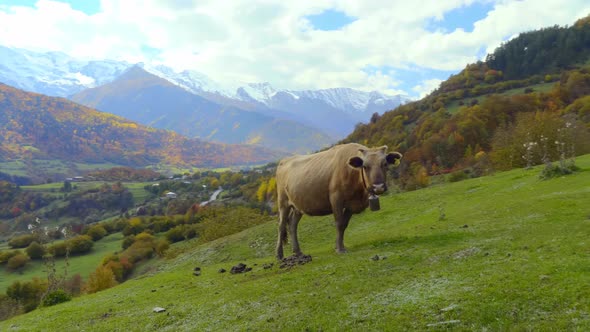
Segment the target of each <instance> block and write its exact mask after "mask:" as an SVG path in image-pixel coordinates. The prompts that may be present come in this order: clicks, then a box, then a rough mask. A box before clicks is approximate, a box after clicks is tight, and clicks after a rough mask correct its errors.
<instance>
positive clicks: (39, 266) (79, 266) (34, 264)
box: [0, 233, 123, 330]
mask: <svg viewBox="0 0 590 332" xmlns="http://www.w3.org/2000/svg"><path fill="white" fill-rule="evenodd" d="M122 239H123V234H121V233H116V234H111V235H109V236H106V237H104V238H103V239H101V240H99V241H97V242H95V243H94V247H93V248H92V251H91V252H90V253H89V254H87V255H80V256H72V257H70V267H69V270H68V275H69V276H73V275H75V274H76V273H80V276H82V278H83V279H87V277H88V275H89V274H90V273H91V272H94V270H95V269H96V267H97V266H98V265H99V263H100V262H101V260H102V259H103V258H104V257H105V256H106V255H108V254H110V253H114V252H116V251H121V241H122ZM64 265H65V260H64V259H59V260H57V261H56V267H57V272H58V274H63V271H64V269H63V267H64ZM33 277H40V278H46V277H47V273H46V272H45V266H43V263H42V262H41V261H38V260H35V261H31V262H29V263H28V264H27V266H26V267H25V269H24V270H23V271H22V273H13V272H7V271H6V269H5V267H4V266H3V267H2V268H1V269H0V289H1V290H2V291H4V290H5V289H6V287H8V286H10V285H11V284H12V283H13V282H15V281H17V280H21V281H28V280H31V279H32V278H33ZM0 330H2V329H0Z"/></svg>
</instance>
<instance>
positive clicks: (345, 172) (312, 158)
mask: <svg viewBox="0 0 590 332" xmlns="http://www.w3.org/2000/svg"><path fill="white" fill-rule="evenodd" d="M386 151H387V146H382V147H379V148H374V149H369V148H367V147H365V146H363V145H360V144H355V143H350V144H343V145H337V146H334V147H332V148H331V149H329V150H326V151H322V152H318V153H315V154H311V155H305V156H293V157H288V158H285V159H283V160H281V162H280V163H279V166H278V168H277V177H276V179H277V194H278V206H279V236H278V241H277V258H278V259H282V258H283V243H285V242H287V226H289V234H290V235H291V244H292V247H293V253H294V254H295V255H296V256H300V255H302V254H303V253H302V252H301V249H300V248H299V241H298V240H297V225H298V223H299V220H300V219H301V217H302V216H303V215H304V214H306V215H309V216H325V215H328V214H332V213H333V214H334V219H335V220H336V229H337V236H336V251H337V252H339V253H343V252H346V249H345V247H344V231H345V230H346V227H347V226H348V222H349V221H350V217H351V216H352V215H353V214H356V213H360V212H362V211H363V210H365V209H366V208H367V206H368V205H369V201H368V199H369V194H373V193H374V194H377V195H380V194H382V193H384V192H385V191H386V190H387V186H386V173H387V165H390V164H395V163H396V161H397V160H399V159H401V157H402V155H401V153H399V152H392V153H388V154H386Z"/></svg>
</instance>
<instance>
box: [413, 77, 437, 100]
mask: <svg viewBox="0 0 590 332" xmlns="http://www.w3.org/2000/svg"><path fill="white" fill-rule="evenodd" d="M441 82H442V80H439V79H437V78H432V79H428V80H424V81H422V82H420V84H418V85H416V86H415V87H413V88H412V91H414V92H416V93H417V94H418V97H419V98H423V97H426V95H428V94H429V93H431V92H432V91H434V90H435V89H437V88H438V86H439V85H440V83H441Z"/></svg>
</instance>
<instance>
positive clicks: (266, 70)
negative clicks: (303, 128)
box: [0, 0, 590, 94]
mask: <svg viewBox="0 0 590 332" xmlns="http://www.w3.org/2000/svg"><path fill="white" fill-rule="evenodd" d="M473 2H474V0H449V1H438V0H427V1H422V2H421V3H420V5H419V6H417V5H416V3H415V2H408V1H393V0H374V1H361V0H359V1H354V0H348V1H337V0H298V1H280V0H277V1H272V0H258V1H250V0H231V1H230V0H207V1H191V0H176V1H169V0H145V1H140V0H125V1H119V0H102V1H101V11H100V12H99V13H96V14H94V15H87V14H84V13H82V12H80V11H76V10H74V9H72V8H71V7H70V6H69V5H67V4H63V3H60V2H58V1H52V0H39V1H38V2H37V4H36V6H35V8H27V7H7V6H0V45H5V46H12V47H20V48H28V49H36V50H59V51H63V52H65V53H68V54H71V55H74V56H82V57H90V58H98V59H102V58H112V59H120V60H127V61H130V62H138V61H143V62H155V63H164V64H167V65H169V66H171V67H173V68H176V69H194V70H197V71H200V72H203V73H205V74H207V75H208V76H210V77H212V78H213V79H215V80H219V81H221V82H222V83H235V82H236V81H255V82H260V81H268V82H270V83H271V84H273V85H275V86H277V87H282V88H290V89H310V88H329V87H340V86H347V87H352V88H358V89H363V90H370V89H378V90H381V91H386V92H389V93H394V92H399V91H400V90H402V89H405V90H410V89H412V88H411V85H410V86H407V84H405V82H400V79H399V77H397V76H395V71H392V72H377V73H373V74H367V73H365V72H363V68H366V67H367V66H371V67H374V68H384V67H388V68H406V67H408V66H412V67H422V68H431V69H438V70H457V71H458V70H460V69H462V68H463V67H464V66H465V65H466V64H467V63H469V62H473V61H476V60H477V53H478V51H479V50H480V49H482V48H484V49H486V50H487V51H488V52H489V51H493V49H494V48H495V47H497V46H498V45H500V43H501V42H502V41H503V40H504V39H505V38H506V37H508V36H513V35H515V34H517V33H519V32H522V31H527V30H531V29H537V28H541V27H546V26H551V25H554V24H559V25H565V24H572V23H573V22H574V21H575V20H576V19H577V18H580V17H583V16H585V15H587V14H588V13H589V12H590V3H589V2H588V1H586V0H572V1H568V3H567V6H566V5H564V4H563V1H561V0H546V1H543V4H542V5H540V4H539V3H538V2H537V1H533V0H523V1H507V0H498V1H496V4H495V7H494V9H493V10H492V11H490V12H489V13H488V15H487V17H485V18H484V19H482V20H480V21H479V22H476V23H475V24H474V30H473V31H472V32H465V31H463V30H461V29H457V30H455V31H452V32H449V33H445V32H442V31H437V32H431V31H428V30H426V29H425V27H426V25H427V22H428V21H429V20H432V19H435V20H437V19H438V20H440V19H442V17H443V15H444V13H446V12H448V11H450V10H452V9H455V8H458V7H461V6H466V5H469V4H471V3H473ZM326 9H335V10H339V11H342V12H344V13H346V14H347V15H348V16H351V17H355V18H356V19H357V20H356V21H354V22H353V23H352V24H350V25H348V26H346V27H345V28H343V29H341V30H336V31H317V30H314V29H313V27H312V26H311V25H310V23H309V21H308V20H307V19H305V16H306V15H310V14H318V13H321V12H322V11H323V10H326ZM145 48H150V49H158V50H160V51H159V52H155V54H156V55H153V54H151V55H150V54H147V53H142V50H144V49H145ZM434 83H435V80H426V81H424V82H422V83H420V84H419V85H418V86H416V87H415V89H412V91H414V92H419V93H423V91H425V90H427V89H428V88H430V86H431V85H432V84H434ZM414 84H415V83H414ZM416 89H417V90H416ZM412 91H407V92H406V93H408V94H412V93H411V92H412Z"/></svg>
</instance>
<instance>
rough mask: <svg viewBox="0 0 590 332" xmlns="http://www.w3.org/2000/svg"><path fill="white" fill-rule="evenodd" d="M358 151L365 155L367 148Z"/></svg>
mask: <svg viewBox="0 0 590 332" xmlns="http://www.w3.org/2000/svg"><path fill="white" fill-rule="evenodd" d="M359 152H360V153H361V154H362V155H363V156H365V155H367V150H366V149H359Z"/></svg>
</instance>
